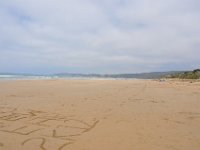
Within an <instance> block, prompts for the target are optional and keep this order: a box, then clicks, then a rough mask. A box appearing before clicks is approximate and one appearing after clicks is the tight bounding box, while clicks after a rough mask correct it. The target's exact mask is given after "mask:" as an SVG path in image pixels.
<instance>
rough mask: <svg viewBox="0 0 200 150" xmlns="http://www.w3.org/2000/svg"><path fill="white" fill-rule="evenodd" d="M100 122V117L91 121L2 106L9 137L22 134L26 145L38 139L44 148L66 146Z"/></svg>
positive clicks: (0, 125)
mask: <svg viewBox="0 0 200 150" xmlns="http://www.w3.org/2000/svg"><path fill="white" fill-rule="evenodd" d="M98 123H99V120H97V119H94V118H92V120H90V121H89V122H88V121H85V120H82V119H77V118H75V116H64V115H60V114H54V113H48V112H43V111H37V110H21V111H20V110H18V109H16V108H10V107H0V132H4V136H8V137H12V136H15V135H18V136H21V138H19V139H21V143H18V144H19V145H21V146H22V147H24V148H25V147H26V146H28V145H29V144H31V143H32V142H38V145H37V144H36V146H38V147H39V148H40V149H41V150H47V149H48V150H49V149H52V148H51V147H54V148H53V149H56V150H62V149H63V148H65V147H66V146H68V145H70V144H73V143H75V142H76V140H77V137H79V136H81V135H82V134H84V133H86V132H89V131H91V130H92V129H94V128H95V127H96V125H97V124H98ZM2 142H4V141H2ZM51 144H53V145H52V146H51ZM4 145H6V143H5V142H4V144H3V143H0V146H1V147H3V146H4ZM55 147H56V148H55Z"/></svg>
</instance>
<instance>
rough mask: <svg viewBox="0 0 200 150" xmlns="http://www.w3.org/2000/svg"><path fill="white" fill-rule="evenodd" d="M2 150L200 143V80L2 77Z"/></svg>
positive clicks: (125, 149) (167, 147) (195, 146)
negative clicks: (21, 78)
mask: <svg viewBox="0 0 200 150" xmlns="http://www.w3.org/2000/svg"><path fill="white" fill-rule="evenodd" d="M0 149H2V150H200V83H189V82H175V81H166V82H158V81H151V80H33V81H31V80H27V81H0Z"/></svg>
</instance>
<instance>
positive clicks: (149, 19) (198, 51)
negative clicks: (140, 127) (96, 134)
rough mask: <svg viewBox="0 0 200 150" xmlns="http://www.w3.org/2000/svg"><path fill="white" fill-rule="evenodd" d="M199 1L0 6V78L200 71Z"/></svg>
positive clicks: (9, 0)
mask: <svg viewBox="0 0 200 150" xmlns="http://www.w3.org/2000/svg"><path fill="white" fill-rule="evenodd" d="M199 56H200V0H1V1H0V72H12V73H40V74H41V73H43V74H49V73H63V72H66V73H102V74H104V73H140V72H152V71H153V72H154V71H172V70H192V69H196V68H200V57H199Z"/></svg>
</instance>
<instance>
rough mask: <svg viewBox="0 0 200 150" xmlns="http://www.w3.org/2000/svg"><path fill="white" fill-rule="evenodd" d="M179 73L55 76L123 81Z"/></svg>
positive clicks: (65, 74)
mask: <svg viewBox="0 0 200 150" xmlns="http://www.w3.org/2000/svg"><path fill="white" fill-rule="evenodd" d="M175 73H180V71H179V72H178V71H170V72H150V73H135V74H131V73H127V74H71V73H61V74H56V75H57V76H59V77H85V78H87V77H88V78H92V77H94V78H125V79H131V78H136V79H159V78H163V77H166V76H170V75H171V74H175Z"/></svg>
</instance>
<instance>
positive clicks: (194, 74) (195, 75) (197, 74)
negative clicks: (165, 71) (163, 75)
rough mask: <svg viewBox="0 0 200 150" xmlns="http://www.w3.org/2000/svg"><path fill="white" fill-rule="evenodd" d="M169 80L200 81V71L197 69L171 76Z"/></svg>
mask: <svg viewBox="0 0 200 150" xmlns="http://www.w3.org/2000/svg"><path fill="white" fill-rule="evenodd" d="M168 78H178V79H200V69H195V70H193V71H185V72H179V73H173V74H171V75H169V76H168Z"/></svg>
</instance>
